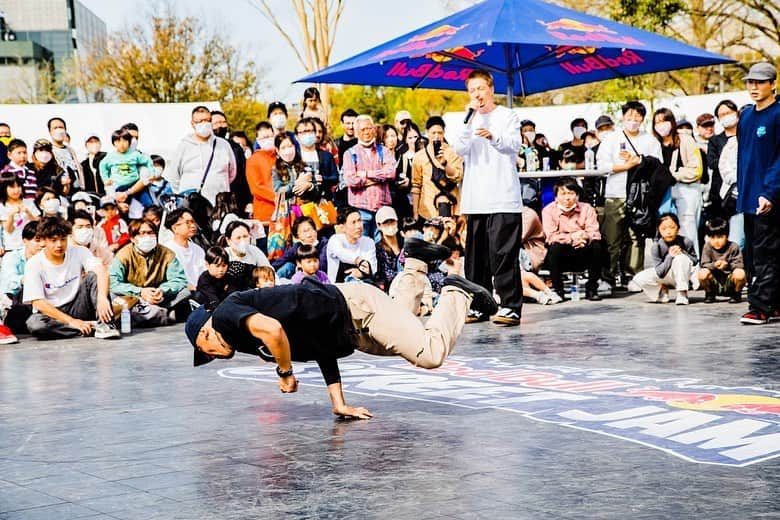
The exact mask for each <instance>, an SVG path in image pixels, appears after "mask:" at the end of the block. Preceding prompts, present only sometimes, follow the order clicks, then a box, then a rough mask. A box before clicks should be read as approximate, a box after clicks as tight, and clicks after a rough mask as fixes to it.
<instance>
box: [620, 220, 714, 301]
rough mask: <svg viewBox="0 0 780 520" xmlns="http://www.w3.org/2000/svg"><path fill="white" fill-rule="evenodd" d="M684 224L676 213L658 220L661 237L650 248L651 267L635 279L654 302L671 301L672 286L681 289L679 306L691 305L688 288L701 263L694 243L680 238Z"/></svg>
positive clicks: (678, 299) (679, 290)
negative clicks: (681, 226) (670, 289)
mask: <svg viewBox="0 0 780 520" xmlns="http://www.w3.org/2000/svg"><path fill="white" fill-rule="evenodd" d="M679 231H680V221H679V219H678V218H677V215H675V214H674V213H664V214H663V215H661V216H660V217H658V234H659V235H660V238H658V239H656V240H655V242H653V245H652V246H651V248H650V255H651V256H650V265H652V267H650V268H649V269H645V270H644V271H642V272H640V273H638V274H637V275H636V276H634V279H633V282H634V283H635V284H636V285H637V286H639V287H640V288H641V289H642V291H644V293H645V295H647V297H648V298H649V299H650V301H651V302H653V303H656V302H657V303H668V302H669V287H670V286H671V287H674V288H675V289H676V290H677V299H676V300H675V302H674V303H675V304H677V305H688V286H689V283H690V281H691V276H692V274H693V271H694V266H695V265H696V264H698V263H699V259H698V258H697V257H696V250H695V249H694V247H693V242H691V241H690V240H689V239H688V238H686V237H684V236H682V235H679V234H678V233H679Z"/></svg>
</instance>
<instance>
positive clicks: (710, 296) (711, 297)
mask: <svg viewBox="0 0 780 520" xmlns="http://www.w3.org/2000/svg"><path fill="white" fill-rule="evenodd" d="M715 300H716V298H715V293H714V292H706V293H704V303H715Z"/></svg>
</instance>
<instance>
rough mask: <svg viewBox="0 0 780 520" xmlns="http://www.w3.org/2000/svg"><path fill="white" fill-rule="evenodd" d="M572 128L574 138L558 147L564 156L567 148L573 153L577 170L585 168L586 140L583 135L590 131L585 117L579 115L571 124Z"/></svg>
mask: <svg viewBox="0 0 780 520" xmlns="http://www.w3.org/2000/svg"><path fill="white" fill-rule="evenodd" d="M569 128H570V129H571V135H572V140H571V141H566V142H565V143H561V146H560V147H558V153H559V154H560V155H561V156H563V154H564V153H566V151H567V150H570V151H571V152H572V154H573V158H574V160H573V161H569V162H573V163H574V164H575V168H574V169H575V170H583V169H585V140H584V139H583V136H584V135H585V132H587V131H588V122H587V121H585V119H583V118H581V117H578V118H576V119H574V120H572V122H571V124H570V125H569Z"/></svg>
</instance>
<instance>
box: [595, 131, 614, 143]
mask: <svg viewBox="0 0 780 520" xmlns="http://www.w3.org/2000/svg"><path fill="white" fill-rule="evenodd" d="M612 132H613V130H602V131H601V132H599V133H598V136H599V141H603V140H604V139H605V138H606V137H607V136H608V135H609V134H611V133H612Z"/></svg>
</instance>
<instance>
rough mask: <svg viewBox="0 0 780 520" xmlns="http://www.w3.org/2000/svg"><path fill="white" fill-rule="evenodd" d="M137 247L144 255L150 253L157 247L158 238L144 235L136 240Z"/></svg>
mask: <svg viewBox="0 0 780 520" xmlns="http://www.w3.org/2000/svg"><path fill="white" fill-rule="evenodd" d="M135 247H136V248H137V249H138V250H139V251H140V252H142V253H144V254H145V253H148V252H149V251H151V250H152V249H154V248H155V247H157V237H153V236H149V235H144V236H142V237H138V238H137V239H136V240H135Z"/></svg>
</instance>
